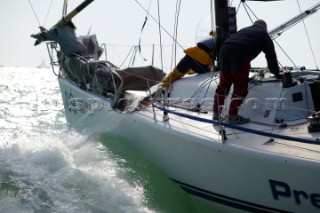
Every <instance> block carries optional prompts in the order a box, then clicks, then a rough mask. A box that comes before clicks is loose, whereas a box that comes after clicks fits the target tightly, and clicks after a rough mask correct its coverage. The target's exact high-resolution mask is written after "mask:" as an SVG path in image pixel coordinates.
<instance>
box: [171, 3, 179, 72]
mask: <svg viewBox="0 0 320 213" xmlns="http://www.w3.org/2000/svg"><path fill="white" fill-rule="evenodd" d="M180 8H181V0H177V1H176V12H175V21H174V30H173V38H174V39H172V42H173V45H172V53H173V54H172V56H173V57H172V61H171V67H175V66H176V65H177V43H176V42H175V41H177V39H178V23H179V14H180ZM173 64H174V65H173Z"/></svg>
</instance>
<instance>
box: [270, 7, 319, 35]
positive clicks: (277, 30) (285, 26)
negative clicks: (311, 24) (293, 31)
mask: <svg viewBox="0 0 320 213" xmlns="http://www.w3.org/2000/svg"><path fill="white" fill-rule="evenodd" d="M319 9H320V3H318V4H316V5H314V6H313V7H311V8H310V9H308V10H306V11H304V12H303V13H300V14H299V15H297V16H295V17H293V18H292V19H290V20H288V21H286V22H285V23H283V24H281V25H280V26H279V27H276V28H275V29H273V30H271V31H270V32H269V35H270V37H271V38H272V39H275V38H277V37H278V36H280V35H281V34H282V33H283V32H284V31H285V30H287V29H289V28H290V27H292V26H293V25H295V24H297V23H298V22H299V21H302V20H303V19H305V18H307V17H308V16H310V15H312V14H313V13H315V12H317V11H318V10H319Z"/></svg>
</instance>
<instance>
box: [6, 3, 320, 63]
mask: <svg viewBox="0 0 320 213" xmlns="http://www.w3.org/2000/svg"><path fill="white" fill-rule="evenodd" d="M137 1H138V2H139V3H140V4H141V5H142V6H143V7H145V8H146V9H148V8H150V9H149V11H150V13H151V14H152V16H153V17H154V18H156V19H158V11H157V1H156V0H151V5H150V7H149V2H150V0H137ZM30 2H31V3H32V6H33V8H34V10H35V12H36V15H37V18H38V20H39V22H40V24H41V25H45V26H46V27H47V28H50V27H51V26H52V25H54V24H55V23H56V22H57V20H58V19H60V18H61V13H62V2H63V0H59V1H57V0H30ZM51 2H52V6H51V8H50V4H51ZM69 2H70V3H69V10H71V9H74V8H75V7H76V6H77V5H78V4H80V3H81V2H82V0H70V1H69ZM159 2H160V20H161V21H160V22H161V25H162V26H163V27H164V28H165V29H166V31H167V32H169V33H170V34H171V35H172V34H173V31H174V20H175V11H176V1H174V0H160V1H159ZM232 2H233V3H232V4H233V6H235V7H238V4H239V0H233V1H232ZM297 2H298V1H297V0H286V1H278V2H267V3H266V2H247V4H248V5H249V6H250V8H251V9H252V10H253V11H254V12H255V15H256V16H257V17H258V18H261V19H264V20H266V21H267V23H268V27H269V29H273V28H274V27H277V26H279V25H280V24H282V23H283V22H285V21H286V20H288V19H290V18H292V17H293V16H295V15H297V14H298V13H299V7H298V4H297ZM319 2H320V1H319V0H299V3H300V6H301V8H302V10H306V9H309V8H310V7H311V6H313V5H315V4H316V3H319ZM49 9H50V12H49V13H48V11H49ZM209 13H210V1H209V0H197V1H196V0H182V1H181V8H180V13H179V22H178V42H179V43H180V44H181V45H182V46H183V47H188V46H192V45H194V44H195V43H196V36H197V35H196V34H197V31H199V30H198V27H199V26H203V25H204V26H206V27H207V28H210V19H208V20H207V21H202V22H201V20H204V19H205V17H209V15H208V14H209ZM0 14H1V18H0V28H1V34H0V47H1V51H0V65H6V66H37V65H39V64H40V63H41V62H42V61H43V60H45V61H46V63H48V62H49V57H48V54H47V49H46V46H45V44H41V45H39V46H36V47H35V46H33V43H34V39H33V38H31V37H30V35H31V34H33V33H37V32H38V31H39V30H38V26H39V23H38V21H37V19H36V17H35V15H34V13H33V11H32V9H31V7H30V4H29V1H28V0H7V1H4V0H2V1H1V3H0ZM46 17H47V19H46ZM145 17H146V12H145V11H144V10H143V9H142V8H141V7H140V6H139V4H138V3H137V2H136V1H135V0H117V1H115V0H95V1H94V2H93V3H91V5H89V6H88V7H87V8H86V9H85V10H84V11H83V12H81V13H80V14H79V15H78V16H76V17H75V18H74V19H73V21H74V23H75V24H76V26H77V28H78V29H77V31H76V32H77V34H78V35H81V34H87V33H88V31H89V29H90V28H91V33H95V34H97V37H98V40H99V42H100V43H102V42H104V43H106V44H108V46H107V50H108V58H109V59H110V60H111V61H114V62H115V64H116V65H120V63H122V61H123V60H124V58H125V57H126V56H127V54H128V52H129V50H130V47H131V45H137V44H138V41H139V36H140V30H141V27H142V24H143V22H144V19H145ZM253 18H254V17H253ZM45 20H46V21H45ZM237 21H238V29H240V28H242V27H245V26H248V25H250V23H251V22H250V19H249V18H248V16H247V15H245V10H244V8H242V7H240V10H239V16H238V17H237ZM319 21H320V12H317V13H316V14H315V15H313V16H311V17H309V18H307V19H306V20H305V26H306V28H307V30H308V33H309V38H310V42H311V44H312V46H313V51H314V53H315V57H316V60H317V63H318V65H319V63H320V39H319V35H320V27H319ZM44 22H45V23H44ZM201 23H202V24H201ZM206 27H202V28H206ZM202 30H203V29H202ZM209 30H210V29H208V32H209ZM158 32H159V29H158V25H157V24H156V22H155V21H154V20H153V19H152V18H151V17H149V18H148V22H147V24H146V27H145V29H144V31H143V33H142V36H141V41H142V44H143V45H150V44H155V43H156V44H159V33H158ZM161 38H162V44H165V45H172V44H173V42H172V39H171V38H170V36H168V35H167V34H166V33H165V32H164V31H162V34H161ZM277 41H278V43H279V44H280V45H281V47H282V48H283V49H285V50H286V53H287V54H288V55H289V56H290V57H291V58H292V60H293V61H294V62H295V63H296V65H298V66H301V65H306V66H307V67H309V68H314V67H315V66H316V64H315V62H314V60H313V56H312V54H311V53H310V48H309V44H308V40H307V39H306V33H305V30H304V25H303V22H300V23H299V24H298V25H297V26H295V27H294V28H292V29H290V30H288V31H287V32H285V33H284V34H283V35H282V36H281V37H280V38H279V39H278V40H277ZM112 45H113V46H112ZM117 45H122V46H121V47H117ZM148 49H151V46H147V47H143V48H142V56H143V57H145V58H146V59H147V61H146V62H144V63H146V64H150V63H151V60H152V59H151V55H150V54H149V53H148ZM167 49H168V50H171V47H169V46H168V47H167ZM276 50H277V54H278V59H279V62H280V63H282V64H283V65H292V64H291V63H290V61H289V60H288V59H287V58H286V57H285V55H284V54H283V53H282V51H281V50H280V48H279V47H278V46H276ZM168 52H169V51H168ZM170 52H172V51H170ZM177 55H178V56H177V57H178V59H179V58H180V57H181V56H182V55H183V52H182V48H181V47H177ZM136 58H138V59H140V61H142V60H141V59H142V57H141V56H140V55H137V56H136ZM162 59H163V60H165V61H166V62H165V67H166V68H167V67H171V66H172V65H171V63H172V62H170V61H171V60H170V59H171V53H170V54H169V53H165V54H164V55H163V57H162ZM160 60H161V59H160V57H157V56H156V59H155V63H159V61H160ZM141 63H142V62H141ZM253 65H256V66H266V62H265V60H264V56H263V55H262V56H260V57H259V58H258V59H257V60H255V61H254V62H253ZM168 69H170V68H168Z"/></svg>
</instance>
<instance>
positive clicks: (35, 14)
mask: <svg viewBox="0 0 320 213" xmlns="http://www.w3.org/2000/svg"><path fill="white" fill-rule="evenodd" d="M28 2H29V5H30V7H31V9H32V11H33V15H34V16H35V17H36V19H37V22H38V24H39V26H41V24H40V21H39V19H38V16H37V13H36V11H35V10H34V8H33V6H32V4H31V2H30V0H28Z"/></svg>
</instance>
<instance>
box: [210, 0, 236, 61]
mask: <svg viewBox="0 0 320 213" xmlns="http://www.w3.org/2000/svg"><path fill="white" fill-rule="evenodd" d="M214 4H215V18H216V32H217V37H216V51H217V56H219V50H220V47H221V45H222V44H223V42H224V41H225V40H226V39H227V38H228V37H229V36H230V34H232V33H235V32H236V31H237V22H236V9H235V8H234V7H229V1H228V0H214Z"/></svg>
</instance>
